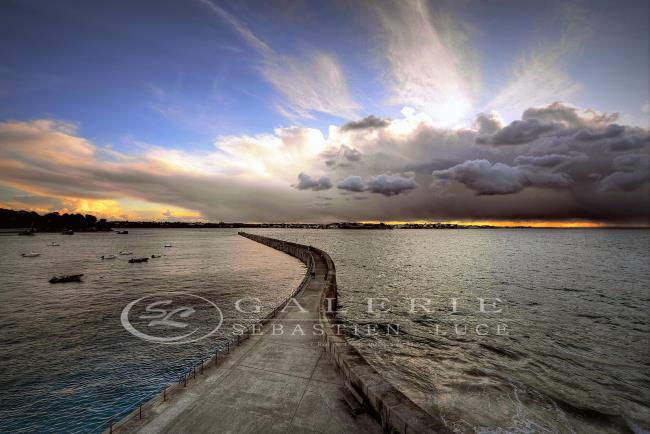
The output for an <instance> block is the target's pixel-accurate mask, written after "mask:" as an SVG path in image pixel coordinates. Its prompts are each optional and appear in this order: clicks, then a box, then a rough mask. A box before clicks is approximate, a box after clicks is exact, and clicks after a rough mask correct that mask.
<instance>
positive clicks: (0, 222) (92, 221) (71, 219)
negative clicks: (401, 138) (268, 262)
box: [0, 208, 650, 233]
mask: <svg viewBox="0 0 650 434" xmlns="http://www.w3.org/2000/svg"><path fill="white" fill-rule="evenodd" d="M140 228H142V229H145V228H147V229H182V228H189V229H357V230H359V229H360V230H393V229H649V228H650V226H616V225H612V226H594V227H584V226H575V227H574V226H566V227H558V226H539V225H533V226H531V225H526V224H521V225H508V226H496V225H484V224H460V223H442V222H438V223H400V224H387V223H363V222H332V223H242V222H231V223H226V222H219V223H206V222H162V221H161V222H156V221H128V220H118V221H108V220H106V219H98V218H97V217H95V216H93V215H90V214H86V215H82V214H59V213H57V212H52V213H49V214H44V215H40V214H38V213H36V212H33V211H15V210H9V209H1V208H0V230H2V231H9V230H15V231H16V232H25V231H31V232H34V233H39V232H41V233H56V232H63V231H73V232H112V231H113V229H120V230H121V229H140Z"/></svg>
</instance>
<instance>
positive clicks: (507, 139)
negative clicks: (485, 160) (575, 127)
mask: <svg viewBox="0 0 650 434" xmlns="http://www.w3.org/2000/svg"><path fill="white" fill-rule="evenodd" d="M560 128H561V126H560V125H559V124H556V123H550V124H544V123H542V122H540V121H538V120H537V119H528V120H525V121H514V122H512V123H511V124H510V125H508V126H506V127H504V128H502V129H500V130H498V131H496V132H495V133H494V134H492V135H485V136H479V137H478V138H477V139H476V143H479V144H483V145H522V144H525V143H529V142H532V141H534V140H536V139H539V138H540V137H542V136H543V135H544V134H548V133H550V132H551V131H554V130H559V129H560Z"/></svg>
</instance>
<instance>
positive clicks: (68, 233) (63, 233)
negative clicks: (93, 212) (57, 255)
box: [61, 229, 74, 235]
mask: <svg viewBox="0 0 650 434" xmlns="http://www.w3.org/2000/svg"><path fill="white" fill-rule="evenodd" d="M61 235H74V231H73V230H71V229H68V230H67V231H63V232H61Z"/></svg>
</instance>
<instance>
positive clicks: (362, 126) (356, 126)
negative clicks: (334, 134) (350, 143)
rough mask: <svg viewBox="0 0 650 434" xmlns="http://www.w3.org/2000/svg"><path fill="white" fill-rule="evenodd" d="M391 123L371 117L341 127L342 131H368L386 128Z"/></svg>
mask: <svg viewBox="0 0 650 434" xmlns="http://www.w3.org/2000/svg"><path fill="white" fill-rule="evenodd" d="M389 123H390V121H388V120H386V119H381V118H378V117H377V116H374V115H370V116H366V117H365V118H363V119H361V120H358V121H352V122H348V123H347V124H344V125H343V126H342V127H341V131H354V130H367V129H371V128H384V127H386V126H388V124H389Z"/></svg>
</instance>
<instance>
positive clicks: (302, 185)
mask: <svg viewBox="0 0 650 434" xmlns="http://www.w3.org/2000/svg"><path fill="white" fill-rule="evenodd" d="M295 188H297V189H298V190H312V191H322V190H329V189H330V188H332V181H330V179H329V178H328V177H327V176H321V177H320V178H318V179H313V178H312V177H310V176H309V175H307V174H306V173H302V172H301V173H300V174H299V175H298V184H296V185H295Z"/></svg>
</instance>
